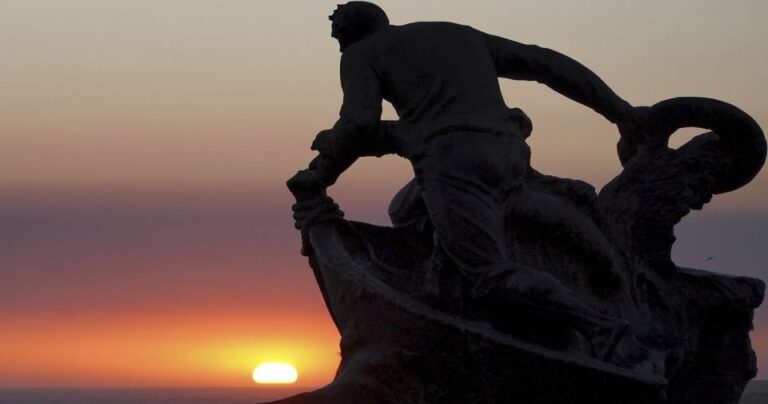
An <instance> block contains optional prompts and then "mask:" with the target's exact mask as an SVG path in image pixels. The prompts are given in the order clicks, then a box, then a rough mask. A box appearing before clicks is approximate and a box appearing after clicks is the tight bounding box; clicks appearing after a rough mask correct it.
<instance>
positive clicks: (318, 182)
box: [286, 169, 326, 199]
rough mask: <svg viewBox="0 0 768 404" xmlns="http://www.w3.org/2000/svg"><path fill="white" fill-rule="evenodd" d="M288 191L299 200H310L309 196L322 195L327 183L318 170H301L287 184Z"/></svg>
mask: <svg viewBox="0 0 768 404" xmlns="http://www.w3.org/2000/svg"><path fill="white" fill-rule="evenodd" d="M286 185H288V189H289V190H290V191H291V193H293V195H294V196H296V198H297V199H308V196H310V195H314V194H316V193H321V192H322V191H324V190H325V187H326V183H325V182H324V181H323V178H322V177H321V176H320V175H319V174H318V172H317V171H316V170H312V169H309V170H301V171H299V172H297V173H296V175H294V176H293V177H291V179H289V180H288V182H287V183H286Z"/></svg>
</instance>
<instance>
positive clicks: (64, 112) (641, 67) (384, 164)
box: [0, 0, 768, 387]
mask: <svg viewBox="0 0 768 404" xmlns="http://www.w3.org/2000/svg"><path fill="white" fill-rule="evenodd" d="M336 3H337V2H331V1H315V0H313V1H296V0H256V1H245V0H226V1H213V0H210V1H205V0H186V1H180V0H158V1H146V0H134V1H131V2H103V1H96V0H92V1H84V0H64V1H54V0H49V1H45V0H33V1H26V0H0V50H2V55H3V57H2V58H1V59H0V324H3V326H2V328H0V387H14V386H15V387H19V386H249V385H252V381H251V379H250V372H251V371H252V370H253V368H254V367H255V366H256V365H257V364H259V363H260V362H265V361H287V362H291V363H294V364H295V365H296V367H297V369H298V371H299V381H298V383H299V384H300V385H302V386H308V387H310V386H318V385H322V384H325V383H327V382H328V381H330V380H331V379H332V377H333V374H334V372H335V370H336V366H337V364H338V360H339V356H338V351H339V348H338V333H337V332H336V330H335V329H334V326H333V324H332V322H331V320H330V317H329V316H328V315H327V312H326V310H325V307H324V305H323V302H322V298H321V296H320V293H319V291H318V290H317V287H316V285H315V283H314V278H313V276H312V272H311V269H310V268H309V266H308V264H307V262H306V260H305V259H304V258H303V257H301V256H300V255H299V249H300V245H299V244H300V238H299V234H298V232H297V231H296V230H294V229H293V227H292V223H291V216H290V213H291V212H290V205H291V203H292V202H291V199H290V195H289V194H288V192H287V190H286V189H285V186H284V182H285V180H286V179H287V178H289V177H290V176H291V175H292V174H294V173H295V172H296V171H297V170H299V169H301V168H304V167H305V166H306V164H307V162H308V161H309V160H310V159H311V158H312V157H313V155H314V154H313V152H312V151H310V150H309V145H310V143H311V141H312V139H313V138H314V136H315V134H316V133H317V132H319V131H320V130H323V129H326V128H328V127H330V126H331V125H333V123H334V121H335V119H336V117H337V116H338V110H339V106H340V102H341V95H342V94H341V90H340V88H339V83H338V62H339V56H340V54H339V52H338V45H337V44H336V43H335V42H334V40H332V39H331V38H330V24H329V21H328V20H327V16H328V15H329V14H330V12H332V10H333V9H334V8H335V7H336ZM377 4H379V5H381V6H382V8H384V9H385V11H387V13H388V15H389V17H390V20H391V21H392V23H394V24H404V23H408V22H414V21H429V20H432V21H454V22H459V23H463V24H467V25H471V26H473V27H475V28H478V29H480V30H483V31H486V32H489V33H493V34H496V35H500V36H504V37H507V38H510V39H514V40H517V41H519V42H524V43H533V44H537V45H540V46H544V47H548V48H552V49H555V50H558V51H560V52H562V53H565V54H567V55H569V56H571V57H573V58H575V59H577V60H579V61H580V62H582V63H583V64H585V65H586V66H588V67H590V68H591V69H593V70H594V71H595V72H596V73H598V74H599V75H600V76H601V77H602V78H603V79H604V80H605V81H606V82H607V83H608V84H609V85H611V86H612V88H613V89H614V90H615V91H616V92H617V93H618V94H620V95H621V96H622V97H623V98H625V99H626V100H628V101H629V102H630V103H632V104H634V105H651V104H653V103H655V102H658V101H661V100H664V99H667V98H671V97H675V96H707V97H713V98H718V99H721V100H724V101H727V102H730V103H733V104H735V105H737V106H739V107H740V108H742V109H743V110H744V111H746V112H748V113H749V114H751V115H752V116H753V117H754V118H755V119H756V120H757V122H758V123H761V124H762V125H766V124H768V101H766V100H765V98H764V94H768V27H766V25H765V24H764V21H765V19H766V17H768V3H767V2H765V1H762V0H734V1H730V2H722V1H714V0H676V1H663V0H649V1H645V2H616V1H608V0H591V1H586V0H581V1H533V0H519V1H508V0H504V1H501V0H485V1H483V0H478V1H474V2H472V4H471V5H470V3H469V2H465V1H446V0H420V1H418V2H414V1H406V0H402V1H397V0H388V1H379V2H377ZM502 90H503V93H504V97H505V100H506V102H507V104H508V105H509V106H517V107H520V108H522V109H523V110H525V111H526V112H527V113H528V115H529V116H530V117H531V119H532V120H533V123H534V132H533V135H532V136H531V138H530V139H529V144H530V145H531V148H532V153H533V158H532V164H533V166H534V167H535V168H537V169H538V170H539V171H542V172H545V173H548V174H554V175H560V176H566V177H571V178H578V179H582V180H585V181H588V182H590V183H592V184H594V185H595V186H596V187H597V188H598V189H599V188H600V187H601V186H603V185H604V184H605V183H606V182H608V181H609V180H610V179H611V178H613V177H614V176H615V175H617V174H618V173H619V172H620V165H619V162H618V158H617V156H616V153H615V143H616V141H617V140H618V133H617V131H616V128H615V127H614V126H613V125H611V124H610V123H608V122H606V121H604V120H603V119H602V118H601V117H600V116H598V115H597V114H595V113H594V112H592V111H591V110H589V109H587V108H585V107H582V106H579V105H577V104H574V103H572V102H570V101H568V100H566V99H565V98H563V97H561V96H559V95H558V94H556V93H553V92H552V91H550V90H549V89H548V88H546V87H544V86H542V85H540V84H537V83H527V82H526V83H520V82H512V81H504V82H503V83H502ZM384 117H385V118H388V119H392V118H395V115H394V112H393V111H392V109H391V107H389V106H385V113H384ZM697 133H699V132H697V131H696V130H684V131H681V133H680V134H678V135H675V136H674V137H673V139H672V143H673V145H679V144H682V143H683V142H685V141H686V140H687V139H689V138H690V137H691V136H692V135H695V134H697ZM411 176H412V171H411V168H410V166H409V164H408V162H407V161H405V160H402V159H399V158H397V157H385V158H381V159H375V158H370V159H364V160H362V161H360V162H358V163H356V164H355V166H353V167H352V168H351V169H350V171H349V172H348V173H346V174H345V175H344V176H343V177H342V179H341V180H340V181H339V183H338V184H337V185H336V186H335V187H333V188H332V189H331V190H330V191H329V192H330V194H331V195H332V196H333V197H334V198H335V199H336V200H337V201H338V202H339V203H340V204H341V206H342V208H343V209H344V210H345V212H346V213H347V216H348V217H349V218H352V219H356V220H364V221H369V222H373V223H377V224H386V223H387V220H386V213H385V212H386V206H387V204H388V202H389V199H390V198H391V197H392V195H393V194H394V193H395V192H396V191H397V189H398V188H399V186H401V185H402V184H404V183H405V182H406V181H408V179H409V178H410V177H411ZM767 185H768V173H766V172H765V171H764V172H762V173H761V174H760V175H758V177H757V178H756V179H755V180H754V181H753V182H752V183H751V184H749V185H747V186H746V187H744V188H742V189H740V190H737V191H735V192H732V193H730V194H727V195H721V196H716V197H715V198H714V200H713V201H712V203H710V204H709V205H707V206H706V207H705V209H704V210H703V211H701V212H695V213H693V214H691V215H690V216H689V217H687V218H686V219H684V220H683V221H682V223H681V224H680V225H678V227H677V228H676V233H677V236H678V242H677V244H676V245H675V249H674V251H673V256H674V259H675V261H676V262H677V263H678V264H679V265H681V266H689V267H695V268H700V269H705V270H711V271H717V272H724V273H730V274H739V275H750V276H755V277H759V278H763V279H764V278H765V262H768V249H766V248H765V242H764V238H765V235H766V234H768V193H766V192H765V189H766V186H767ZM710 257H713V258H711V259H710ZM752 337H753V342H754V345H755V348H756V350H757V352H758V364H759V366H760V367H761V372H760V375H759V377H761V378H768V310H766V309H763V308H761V309H759V310H758V311H757V312H756V318H755V330H754V331H753V333H752ZM762 369H765V370H762Z"/></svg>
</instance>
